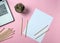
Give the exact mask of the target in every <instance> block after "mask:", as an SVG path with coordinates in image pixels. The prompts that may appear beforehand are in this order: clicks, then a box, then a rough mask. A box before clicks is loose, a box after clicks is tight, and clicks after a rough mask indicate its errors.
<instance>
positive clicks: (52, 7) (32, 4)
mask: <svg viewBox="0 0 60 43" xmlns="http://www.w3.org/2000/svg"><path fill="white" fill-rule="evenodd" d="M8 3H9V5H10V8H11V11H12V13H13V15H14V18H15V21H14V22H12V23H10V24H8V25H5V26H3V27H4V28H14V30H15V34H14V37H13V38H11V39H8V40H6V41H4V42H1V43H38V42H36V41H34V40H32V39H30V38H28V37H26V38H25V36H24V35H22V36H21V18H22V17H23V18H24V20H23V21H24V22H23V30H24V28H25V26H26V21H27V20H29V19H30V17H31V15H32V13H33V11H34V9H35V8H38V9H40V10H42V11H43V12H45V13H47V14H49V15H51V16H53V17H54V20H53V22H52V24H51V26H50V28H49V29H50V30H49V31H48V32H47V33H46V35H45V37H44V39H43V40H42V43H60V0H8ZM17 3H23V4H24V5H25V6H26V8H27V9H28V12H27V13H25V14H26V16H25V15H24V14H20V13H17V12H16V11H15V9H14V6H15V5H16V4H17ZM3 27H0V29H1V28H3Z"/></svg>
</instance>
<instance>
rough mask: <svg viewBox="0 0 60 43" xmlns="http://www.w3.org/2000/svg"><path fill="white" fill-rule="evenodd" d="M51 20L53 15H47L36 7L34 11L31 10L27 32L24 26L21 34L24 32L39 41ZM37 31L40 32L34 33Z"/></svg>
mask: <svg viewBox="0 0 60 43" xmlns="http://www.w3.org/2000/svg"><path fill="white" fill-rule="evenodd" d="M52 20H53V17H51V16H50V15H47V14H46V13H44V12H42V11H40V10H39V9H37V8H36V9H35V11H34V12H33V15H32V17H31V19H30V20H29V22H28V27H27V33H26V28H25V30H24V32H23V34H24V35H25V34H26V35H27V36H28V37H30V38H32V39H33V40H35V41H37V42H39V43H41V41H42V39H43V38H44V35H45V32H46V31H48V28H49V26H50V24H51V22H52ZM38 31H40V32H39V33H38V34H37V35H35V34H36V33H37V32H38ZM38 36H40V37H38ZM37 37H38V38H37Z"/></svg>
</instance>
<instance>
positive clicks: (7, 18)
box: [0, 0, 14, 27]
mask: <svg viewBox="0 0 60 43" xmlns="http://www.w3.org/2000/svg"><path fill="white" fill-rule="evenodd" d="M13 21H14V17H13V15H12V12H11V10H10V8H9V5H8V2H7V0H0V27H1V26H4V25H6V24H9V23H11V22H13Z"/></svg>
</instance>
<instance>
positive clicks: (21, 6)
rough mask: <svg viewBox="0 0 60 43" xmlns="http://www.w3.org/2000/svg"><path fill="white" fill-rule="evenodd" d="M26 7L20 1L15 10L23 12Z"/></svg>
mask: <svg viewBox="0 0 60 43" xmlns="http://www.w3.org/2000/svg"><path fill="white" fill-rule="evenodd" d="M24 9H25V6H24V5H23V4H22V3H18V4H16V6H15V10H16V12H18V13H22V12H23V11H24Z"/></svg>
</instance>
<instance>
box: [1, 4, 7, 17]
mask: <svg viewBox="0 0 60 43" xmlns="http://www.w3.org/2000/svg"><path fill="white" fill-rule="evenodd" d="M7 13H8V12H7V9H6V6H5V4H2V5H0V16H3V15H5V14H7Z"/></svg>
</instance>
